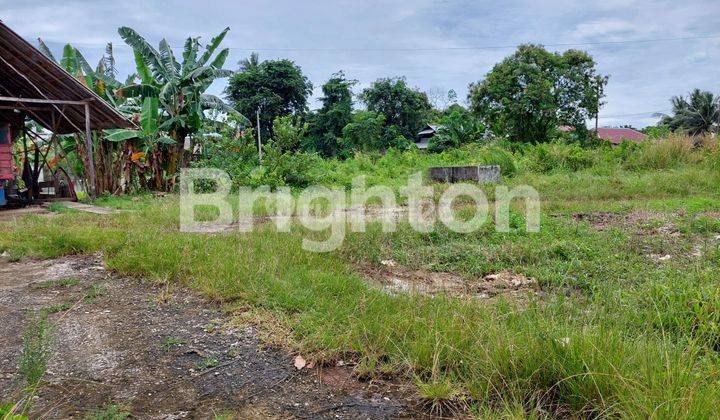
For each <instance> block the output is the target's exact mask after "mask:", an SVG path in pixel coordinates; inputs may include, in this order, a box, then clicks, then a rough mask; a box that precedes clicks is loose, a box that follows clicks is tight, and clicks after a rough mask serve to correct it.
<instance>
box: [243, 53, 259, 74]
mask: <svg viewBox="0 0 720 420" xmlns="http://www.w3.org/2000/svg"><path fill="white" fill-rule="evenodd" d="M238 64H239V65H240V72H245V71H248V70H250V69H254V68H257V66H259V65H260V54H258V53H256V52H254V53H251V54H250V57H248V58H243V59H242V60H240V62H239V63H238Z"/></svg>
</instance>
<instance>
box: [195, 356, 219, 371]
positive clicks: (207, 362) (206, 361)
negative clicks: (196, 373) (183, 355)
mask: <svg viewBox="0 0 720 420" xmlns="http://www.w3.org/2000/svg"><path fill="white" fill-rule="evenodd" d="M219 364H220V361H219V360H218V359H216V358H214V357H205V358H203V359H202V360H201V361H199V362H198V363H197V364H196V365H195V368H197V370H200V371H203V370H205V369H210V368H214V367H216V366H218V365H219Z"/></svg>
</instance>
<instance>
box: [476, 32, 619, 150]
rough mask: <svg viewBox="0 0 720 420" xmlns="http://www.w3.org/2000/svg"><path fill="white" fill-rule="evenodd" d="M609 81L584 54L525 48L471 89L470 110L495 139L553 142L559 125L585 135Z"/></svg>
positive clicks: (539, 47)
mask: <svg viewBox="0 0 720 420" xmlns="http://www.w3.org/2000/svg"><path fill="white" fill-rule="evenodd" d="M606 83H607V77H603V76H600V75H598V73H597V71H596V69H595V61H594V60H593V59H592V57H591V56H590V55H588V54H587V53H586V52H584V51H577V50H568V51H565V52H564V53H562V54H560V53H553V52H549V51H547V50H545V48H543V47H542V46H539V45H531V44H527V45H521V46H520V47H519V48H518V50H517V51H516V52H515V53H514V54H513V55H511V56H509V57H507V58H505V59H504V60H503V61H502V62H500V63H498V64H497V65H495V67H493V69H492V70H491V71H490V73H488V74H487V76H486V77H485V79H484V80H482V81H481V82H478V83H476V84H472V85H471V86H470V93H469V95H468V97H469V100H470V104H471V108H472V110H473V111H474V112H475V114H476V115H478V116H479V117H480V118H483V119H484V120H485V121H486V123H487V124H488V125H489V127H490V129H491V130H492V131H493V132H494V133H495V134H496V135H503V136H508V137H509V138H510V139H511V140H513V141H519V142H530V143H538V142H545V141H548V140H550V139H551V136H552V134H553V132H554V130H555V129H556V128H557V126H558V125H569V126H573V127H575V129H576V132H578V133H581V134H582V133H585V132H587V129H586V127H585V122H586V120H587V119H589V118H592V117H594V116H595V115H596V114H597V112H598V109H599V106H600V105H601V103H600V99H601V98H602V97H603V96H604V93H603V90H604V87H605V85H606Z"/></svg>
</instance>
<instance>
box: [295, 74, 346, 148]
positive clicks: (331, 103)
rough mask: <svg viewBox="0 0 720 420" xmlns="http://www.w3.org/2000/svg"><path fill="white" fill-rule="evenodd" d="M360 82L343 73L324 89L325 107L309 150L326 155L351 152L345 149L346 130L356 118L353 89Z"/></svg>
mask: <svg viewBox="0 0 720 420" xmlns="http://www.w3.org/2000/svg"><path fill="white" fill-rule="evenodd" d="M356 83H357V81H356V80H348V79H347V78H346V77H345V73H343V72H342V71H340V72H338V73H335V74H333V75H332V77H331V78H330V80H328V81H327V83H325V84H324V85H323V87H322V90H323V97H322V98H320V100H321V101H322V104H323V106H322V108H320V109H319V110H318V111H317V113H316V114H315V115H314V118H313V120H312V129H311V131H312V136H311V137H310V139H309V140H310V144H307V145H306V147H305V149H306V150H311V151H316V152H318V153H320V154H321V155H323V156H327V157H330V156H338V155H340V154H342V153H347V152H348V150H347V149H345V148H343V144H342V143H343V136H344V128H345V126H347V125H348V124H350V122H351V121H352V119H353V114H352V111H353V100H352V90H351V89H352V87H353V86H354V85H355V84H356Z"/></svg>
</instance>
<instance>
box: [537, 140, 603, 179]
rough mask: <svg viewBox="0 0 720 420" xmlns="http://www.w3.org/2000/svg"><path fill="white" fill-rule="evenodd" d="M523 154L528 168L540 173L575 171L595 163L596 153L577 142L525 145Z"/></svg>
mask: <svg viewBox="0 0 720 420" xmlns="http://www.w3.org/2000/svg"><path fill="white" fill-rule="evenodd" d="M523 156H524V157H525V159H526V164H527V167H528V169H529V170H531V171H534V172H540V173H549V172H553V171H557V172H575V171H578V170H581V169H585V168H588V167H590V166H592V165H593V164H594V163H595V159H596V157H597V155H596V154H595V153H593V152H592V151H590V150H588V149H583V148H582V147H580V145H578V144H577V143H571V144H566V143H560V142H552V143H541V144H534V145H527V146H526V147H524V148H523Z"/></svg>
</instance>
